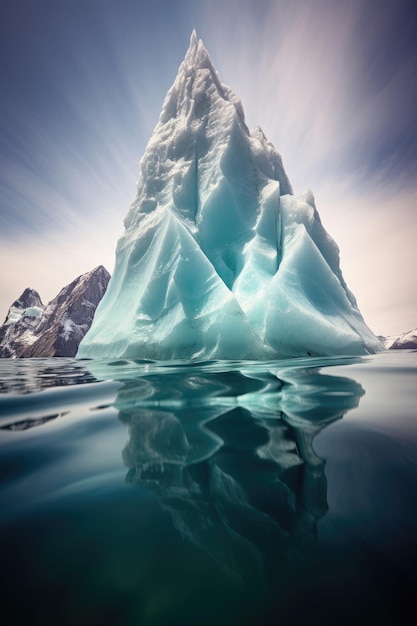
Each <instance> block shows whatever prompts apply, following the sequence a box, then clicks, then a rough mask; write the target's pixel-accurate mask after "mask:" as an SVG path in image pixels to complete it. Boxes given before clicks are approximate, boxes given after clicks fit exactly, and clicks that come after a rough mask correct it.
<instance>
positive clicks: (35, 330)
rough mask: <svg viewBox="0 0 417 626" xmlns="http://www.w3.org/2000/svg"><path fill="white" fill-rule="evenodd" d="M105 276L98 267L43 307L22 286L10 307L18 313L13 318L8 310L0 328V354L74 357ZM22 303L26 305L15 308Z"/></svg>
mask: <svg viewBox="0 0 417 626" xmlns="http://www.w3.org/2000/svg"><path fill="white" fill-rule="evenodd" d="M109 279H110V275H109V273H108V272H107V270H106V269H105V268H104V267H103V266H99V267H97V268H95V269H94V270H92V271H91V272H87V273H86V274H83V275H82V276H79V277H78V278H76V279H75V280H73V281H72V282H71V283H70V284H69V285H67V286H66V287H64V288H63V289H61V291H60V292H59V294H58V295H57V296H56V297H55V298H54V299H53V300H51V302H49V304H48V305H47V306H46V307H45V306H43V305H42V303H41V300H40V297H39V294H38V293H37V292H36V291H34V290H29V289H26V290H25V291H24V293H23V294H22V296H21V297H20V298H18V300H16V301H15V302H14V303H13V305H12V307H11V309H10V311H18V312H20V314H19V315H17V313H16V314H15V316H14V318H13V316H12V315H11V314H10V312H9V316H8V318H7V320H6V322H5V324H3V326H1V327H0V357H3V358H16V357H52V356H75V354H76V352H77V349H78V345H79V343H80V341H81V339H82V338H83V337H84V335H85V333H86V332H87V330H88V329H89V328H90V326H91V323H92V321H93V317H94V313H95V310H96V308H97V305H98V303H99V302H100V300H101V298H102V297H103V295H104V292H105V291H106V288H107V284H108V282H109ZM38 303H40V306H37V305H38ZM24 304H28V305H29V306H28V307H26V308H18V307H22V305H24ZM15 305H18V306H15Z"/></svg>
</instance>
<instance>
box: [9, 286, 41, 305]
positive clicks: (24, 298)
mask: <svg viewBox="0 0 417 626" xmlns="http://www.w3.org/2000/svg"><path fill="white" fill-rule="evenodd" d="M12 306H14V307H16V308H20V309H27V308H29V307H31V306H43V304H42V300H41V298H40V295H39V294H38V292H37V291H35V290H34V289H30V287H27V288H26V289H25V290H24V292H23V293H22V295H21V296H20V298H18V299H17V300H15V301H14V302H13V304H12Z"/></svg>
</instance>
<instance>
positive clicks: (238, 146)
mask: <svg viewBox="0 0 417 626" xmlns="http://www.w3.org/2000/svg"><path fill="white" fill-rule="evenodd" d="M124 224H125V232H124V234H123V235H122V237H121V238H120V240H119V242H118V245H117V250H116V262H115V269H114V273H113V275H112V278H111V280H110V283H109V285H108V289H107V291H106V294H105V295H104V297H103V299H102V301H101V302H100V304H99V306H98V308H97V311H96V314H95V317H94V320H93V324H92V326H91V328H90V330H89V331H88V333H87V334H86V336H85V337H84V339H83V340H82V342H81V344H80V346H79V349H78V353H77V356H78V357H80V358H128V359H141V358H146V359H155V360H169V359H203V360H204V359H212V358H216V359H228V360H233V359H254V360H259V359H269V358H278V357H282V356H284V357H287V356H307V355H310V356H320V355H335V354H367V353H372V352H375V351H378V350H381V349H383V345H382V343H381V341H380V340H379V339H378V338H377V337H376V336H375V335H374V334H373V333H372V331H371V330H370V329H369V328H368V327H367V326H366V324H365V322H364V320H363V318H362V316H361V313H360V311H359V309H358V306H357V303H356V301H355V298H354V296H353V294H352V293H351V292H350V290H349V289H348V287H347V285H346V283H345V281H344V279H343V276H342V273H341V270H340V264H339V250H338V247H337V245H336V243H335V242H334V240H333V239H332V238H331V237H330V236H329V235H328V234H327V232H326V230H325V229H324V227H323V226H322V223H321V221H320V217H319V214H318V212H317V209H316V206H315V202H314V197H313V194H312V193H311V191H307V192H305V193H303V194H301V195H299V196H295V195H294V194H293V190H292V187H291V184H290V182H289V180H288V177H287V175H286V173H285V170H284V167H283V164H282V159H281V157H280V155H279V154H278V152H277V151H276V150H275V148H274V147H273V145H272V144H271V143H270V142H269V141H268V140H267V138H266V137H265V135H264V133H263V132H262V130H261V129H260V128H259V127H256V128H255V129H254V130H252V131H249V129H248V127H247V125H246V123H245V116H244V112H243V107H242V104H241V102H240V100H239V99H238V98H237V97H236V95H235V94H234V93H233V92H232V90H231V89H230V88H229V87H227V86H226V85H224V84H223V83H222V82H221V80H220V78H219V75H218V73H217V72H216V70H215V69H214V67H213V64H212V62H211V60H210V57H209V54H208V52H207V50H206V49H205V47H204V45H203V43H202V41H201V40H199V39H198V38H197V36H196V34H195V32H193V33H192V36H191V40H190V46H189V49H188V51H187V53H186V56H185V58H184V61H183V62H182V64H181V65H180V68H179V71H178V74H177V77H176V79H175V82H174V84H173V85H172V87H171V88H170V89H169V91H168V93H167V95H166V98H165V101H164V104H163V108H162V112H161V114H160V118H159V122H158V124H157V126H156V128H155V130H154V133H153V135H152V137H151V139H150V141H149V143H148V145H147V148H146V151H145V154H144V156H143V158H142V159H141V161H140V171H139V179H138V184H137V195H136V199H135V200H134V202H133V204H132V206H131V207H130V210H129V212H128V214H127V216H126V218H125V222H124Z"/></svg>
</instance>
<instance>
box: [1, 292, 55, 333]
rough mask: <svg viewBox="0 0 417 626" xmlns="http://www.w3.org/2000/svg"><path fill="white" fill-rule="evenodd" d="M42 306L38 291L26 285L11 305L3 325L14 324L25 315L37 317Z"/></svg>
mask: <svg viewBox="0 0 417 626" xmlns="http://www.w3.org/2000/svg"><path fill="white" fill-rule="evenodd" d="M44 308H45V307H44V305H43V304H42V300H41V298H40V296H39V294H38V292H37V291H35V290H34V289H31V288H30V287H27V288H26V289H25V290H24V292H23V293H22V295H21V296H20V297H19V298H17V300H15V301H14V302H13V304H12V305H11V307H10V309H9V311H8V313H7V316H6V319H5V321H4V325H8V324H15V323H16V322H17V321H18V320H19V319H20V318H21V317H23V316H25V315H27V316H28V317H39V315H40V314H41V313H42V311H43V309H44Z"/></svg>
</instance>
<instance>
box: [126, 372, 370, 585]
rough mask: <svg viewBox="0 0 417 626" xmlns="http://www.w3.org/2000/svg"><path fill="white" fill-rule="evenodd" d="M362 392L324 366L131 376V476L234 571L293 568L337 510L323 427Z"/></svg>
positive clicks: (189, 536)
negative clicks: (318, 442) (332, 505)
mask: <svg viewBox="0 0 417 626" xmlns="http://www.w3.org/2000/svg"><path fill="white" fill-rule="evenodd" d="M363 393H364V390H363V388H362V387H361V386H360V385H359V384H358V383H356V382H355V381H354V380H352V379H349V378H344V377H340V376H330V375H325V374H321V373H320V371H319V370H318V369H315V368H313V369H312V368H305V369H303V368H298V369H294V368H289V369H283V370H280V371H279V372H274V368H269V369H264V370H262V369H261V368H259V367H254V368H253V369H252V370H251V368H250V367H248V368H244V369H235V370H229V371H218V370H214V371H210V367H208V368H206V369H205V368H195V367H188V368H186V367H183V368H178V369H176V368H172V370H169V371H166V370H165V371H161V370H158V369H155V370H154V371H152V372H151V373H149V374H147V375H144V376H141V377H139V378H136V379H135V378H133V377H129V378H128V379H127V380H125V381H124V384H123V387H122V388H121V389H120V390H119V392H118V395H117V398H116V401H115V403H114V406H115V408H117V409H118V410H119V417H120V420H121V421H122V422H123V423H124V424H126V425H127V426H128V429H129V442H128V443H127V445H126V446H125V448H124V450H123V453H122V454H123V461H124V463H125V465H126V466H127V467H128V472H127V475H126V481H127V482H128V483H131V484H135V485H139V486H140V487H142V488H145V489H147V490H150V491H152V492H153V493H155V494H156V495H157V497H158V499H159V502H160V505H161V506H162V508H163V509H164V510H165V511H167V512H168V513H169V514H170V516H171V518H172V523H173V525H174V527H175V528H176V530H177V531H178V532H179V533H180V535H181V536H182V538H183V539H185V540H189V541H190V542H192V544H193V545H194V546H197V547H198V548H199V549H201V550H203V551H204V552H205V553H207V554H209V556H210V557H211V558H212V559H214V560H215V562H216V563H217V566H219V567H220V568H221V570H222V571H223V572H224V573H226V574H227V575H229V576H230V577H233V578H234V579H237V580H242V581H245V580H248V579H249V578H250V579H253V577H254V574H255V571H258V573H259V574H261V572H262V573H263V574H267V575H268V578H269V577H270V575H271V573H272V571H274V572H275V575H279V572H282V574H284V571H285V570H287V569H288V567H289V566H290V565H291V563H292V562H297V561H298V559H299V557H300V556H301V555H302V554H303V551H304V550H305V549H306V548H307V547H308V545H310V544H311V543H314V540H315V537H316V532H317V522H318V520H320V518H321V517H322V516H323V515H324V514H325V513H326V511H327V499H326V490H327V484H326V477H325V473H324V467H325V463H324V461H323V460H322V459H320V458H319V457H318V456H317V454H316V453H315V451H314V448H313V439H314V437H315V436H316V435H317V433H318V432H319V431H320V430H321V429H323V428H324V427H325V426H327V425H328V424H330V423H332V422H334V421H335V420H338V419H340V418H342V416H343V415H344V414H345V413H346V412H347V411H349V410H351V409H352V408H355V407H356V406H358V403H359V400H360V397H361V396H362V395H363ZM254 568H255V569H254ZM277 568H278V569H277Z"/></svg>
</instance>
